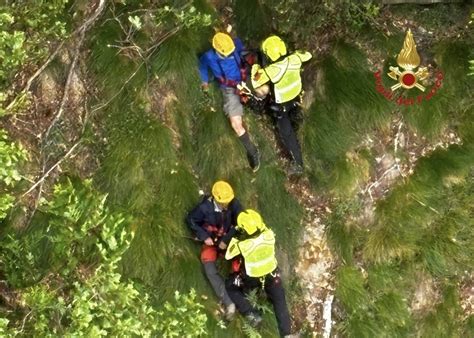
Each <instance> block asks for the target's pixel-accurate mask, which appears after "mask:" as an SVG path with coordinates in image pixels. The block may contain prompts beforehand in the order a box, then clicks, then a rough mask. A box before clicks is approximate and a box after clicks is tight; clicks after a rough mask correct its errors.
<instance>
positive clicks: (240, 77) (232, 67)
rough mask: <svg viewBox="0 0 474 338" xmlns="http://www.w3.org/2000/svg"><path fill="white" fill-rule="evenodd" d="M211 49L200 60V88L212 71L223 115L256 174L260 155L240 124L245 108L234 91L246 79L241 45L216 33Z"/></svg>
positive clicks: (206, 83) (224, 34) (223, 34)
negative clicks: (222, 102) (227, 119)
mask: <svg viewBox="0 0 474 338" xmlns="http://www.w3.org/2000/svg"><path fill="white" fill-rule="evenodd" d="M212 47H213V48H212V49H210V50H208V51H207V52H205V53H204V54H203V55H202V56H201V57H200V58H199V74H200V77H201V82H202V84H201V87H202V89H203V90H204V91H205V92H207V91H208V87H209V81H210V80H211V78H210V77H209V72H211V73H212V75H213V77H214V78H215V79H216V80H217V82H218V83H219V87H220V90H221V92H222V95H223V98H224V112H225V114H226V116H227V117H228V118H229V121H230V124H231V126H232V129H233V130H234V131H235V133H236V134H237V136H238V137H239V140H240V141H241V143H242V145H243V146H244V148H245V150H246V152H247V159H248V162H249V165H250V168H251V169H252V170H253V171H254V172H255V171H257V170H258V169H259V167H260V153H259V151H258V149H257V147H256V146H255V144H254V143H253V142H252V140H251V139H250V135H249V133H248V131H247V130H246V129H245V127H244V125H243V115H244V108H243V106H242V103H241V102H240V95H239V94H238V90H237V85H238V84H239V83H240V82H242V81H245V76H246V70H245V66H244V64H243V61H242V52H243V51H244V46H243V43H242V41H241V40H240V39H238V38H235V39H232V37H231V36H230V35H229V34H227V33H221V32H219V33H216V34H215V35H214V37H213V38H212Z"/></svg>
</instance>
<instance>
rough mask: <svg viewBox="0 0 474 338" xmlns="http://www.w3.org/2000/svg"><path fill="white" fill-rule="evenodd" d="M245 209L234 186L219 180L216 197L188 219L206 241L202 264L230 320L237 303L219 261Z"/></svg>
mask: <svg viewBox="0 0 474 338" xmlns="http://www.w3.org/2000/svg"><path fill="white" fill-rule="evenodd" d="M242 210H243V208H242V206H241V204H240V202H239V201H238V200H237V198H235V196H234V191H233V189H232V187H231V186H230V184H229V183H227V182H224V181H217V182H216V183H214V185H213V186H212V195H211V196H208V197H206V198H204V199H203V200H202V202H201V203H199V204H198V205H197V206H196V207H195V208H194V209H193V210H192V211H191V212H190V213H189V215H188V217H187V223H188V226H189V228H190V229H191V230H192V231H193V232H194V234H195V235H196V237H197V239H198V240H200V241H202V242H203V245H202V249H201V262H202V264H203V267H204V272H205V274H206V277H207V279H208V280H209V282H210V283H211V286H212V288H213V289H214V292H215V293H216V295H217V297H219V299H220V300H221V302H222V303H223V305H224V306H225V311H226V318H227V319H228V320H231V319H232V317H233V315H234V314H235V304H234V303H233V302H232V300H231V299H230V297H229V295H228V294H227V291H226V288H225V284H224V280H223V278H222V277H221V275H220V274H219V272H218V271H217V267H216V260H217V257H218V255H219V253H221V254H223V253H224V251H225V249H226V248H227V245H228V244H229V241H230V240H231V238H232V236H233V235H234V234H235V225H236V224H237V216H238V215H239V213H240V212H241V211H242Z"/></svg>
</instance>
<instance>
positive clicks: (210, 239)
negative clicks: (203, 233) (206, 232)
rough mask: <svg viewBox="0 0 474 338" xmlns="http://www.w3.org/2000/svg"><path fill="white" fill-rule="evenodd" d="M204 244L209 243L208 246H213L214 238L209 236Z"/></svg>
mask: <svg viewBox="0 0 474 338" xmlns="http://www.w3.org/2000/svg"><path fill="white" fill-rule="evenodd" d="M204 244H206V245H208V246H213V245H214V241H213V240H212V238H211V237H208V238H206V239H205V240H204Z"/></svg>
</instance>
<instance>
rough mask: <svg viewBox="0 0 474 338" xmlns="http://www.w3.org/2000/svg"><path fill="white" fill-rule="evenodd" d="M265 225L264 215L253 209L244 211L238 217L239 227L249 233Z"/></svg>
mask: <svg viewBox="0 0 474 338" xmlns="http://www.w3.org/2000/svg"><path fill="white" fill-rule="evenodd" d="M264 227H265V223H263V219H262V216H260V214H259V213H258V212H256V211H255V210H253V209H247V210H245V211H242V212H241V213H240V214H239V216H238V217H237V229H238V230H240V229H243V230H245V232H247V233H248V234H249V235H252V234H254V233H255V232H256V231H257V230H259V229H262V228H264Z"/></svg>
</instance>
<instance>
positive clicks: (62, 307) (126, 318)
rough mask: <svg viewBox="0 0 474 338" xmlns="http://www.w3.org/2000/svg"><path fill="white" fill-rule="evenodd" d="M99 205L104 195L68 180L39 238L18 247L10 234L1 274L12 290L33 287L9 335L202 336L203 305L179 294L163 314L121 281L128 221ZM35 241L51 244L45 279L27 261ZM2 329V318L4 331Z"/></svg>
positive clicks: (47, 206) (32, 260) (48, 207)
mask: <svg viewBox="0 0 474 338" xmlns="http://www.w3.org/2000/svg"><path fill="white" fill-rule="evenodd" d="M105 201H106V196H104V195H100V194H98V193H97V192H96V191H95V190H94V189H93V188H92V182H91V181H90V180H86V181H84V182H83V183H81V182H75V183H73V182H72V180H70V179H68V180H67V181H66V182H65V183H64V184H60V185H57V186H56V187H55V191H54V197H53V198H52V200H51V201H49V202H46V203H44V204H43V206H42V211H43V212H44V213H45V214H48V215H49V216H50V221H49V223H48V226H47V227H46V230H45V231H44V232H42V233H41V232H35V233H33V234H31V233H30V234H26V235H25V236H24V237H23V238H22V240H21V241H19V240H18V239H16V238H14V237H12V236H9V237H8V238H9V240H8V241H7V242H4V243H5V246H4V247H5V250H4V251H2V253H1V256H0V260H1V261H2V262H4V263H5V267H6V268H7V269H6V270H5V273H6V277H7V279H8V280H9V282H10V283H11V284H12V285H17V284H19V283H20V282H21V284H22V285H24V284H25V283H27V282H29V283H31V286H29V287H27V288H25V289H24V290H22V292H21V302H20V304H21V308H22V309H23V311H25V312H26V311H27V312H28V313H27V314H25V315H24V319H23V320H22V321H18V322H14V323H13V329H12V330H13V331H15V330H18V328H19V327H20V325H21V329H20V331H22V332H23V331H24V332H27V333H28V334H29V335H35V336H50V335H66V336H82V335H91V336H106V335H137V336H146V337H150V336H153V335H156V334H160V335H165V336H170V337H171V336H185V335H195V334H200V333H202V332H203V327H204V326H205V325H206V320H207V316H206V315H205V314H203V313H202V312H200V311H201V308H202V305H200V304H199V303H197V301H196V294H195V292H194V291H191V293H190V294H189V295H180V294H179V293H177V294H176V297H175V301H174V302H173V303H165V304H164V305H163V307H164V310H163V311H158V310H156V309H155V308H154V307H153V306H152V305H151V301H150V299H149V296H148V295H147V294H146V293H144V292H140V291H139V290H138V289H137V287H136V286H135V284H133V283H132V282H126V281H123V280H122V276H121V275H120V273H118V271H117V270H118V268H117V264H118V263H119V261H120V260H121V256H122V255H123V253H124V252H125V251H126V250H127V249H128V247H129V246H130V242H131V239H132V237H133V233H132V232H130V230H129V229H128V228H129V225H130V221H129V220H127V219H125V218H124V217H122V216H121V214H120V213H116V212H112V211H110V210H109V209H108V208H106V207H105ZM37 236H43V238H45V239H47V240H48V241H49V243H50V246H51V248H50V249H49V250H46V252H45V253H44V254H49V255H50V257H51V263H50V264H51V266H50V267H49V275H47V276H46V277H44V278H43V279H41V280H38V275H39V274H40V273H41V272H43V271H40V268H41V266H40V264H39V261H38V258H37V256H34V255H33V253H35V254H37V251H35V250H37V249H36V247H37V244H38V243H37V242H35V239H36V238H37ZM4 243H2V246H3V244H4ZM65 255H66V256H65ZM91 258H93V259H91ZM25 274H31V275H32V276H25ZM42 275H44V272H43V274H42ZM24 277H27V278H26V280H25V279H24ZM58 286H59V287H58ZM177 314H179V315H180V320H179V323H180V325H177V324H176V319H175V316H176V315H177ZM6 323H7V321H6V320H5V319H2V325H5V326H6ZM2 330H5V329H4V328H3V327H2Z"/></svg>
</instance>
